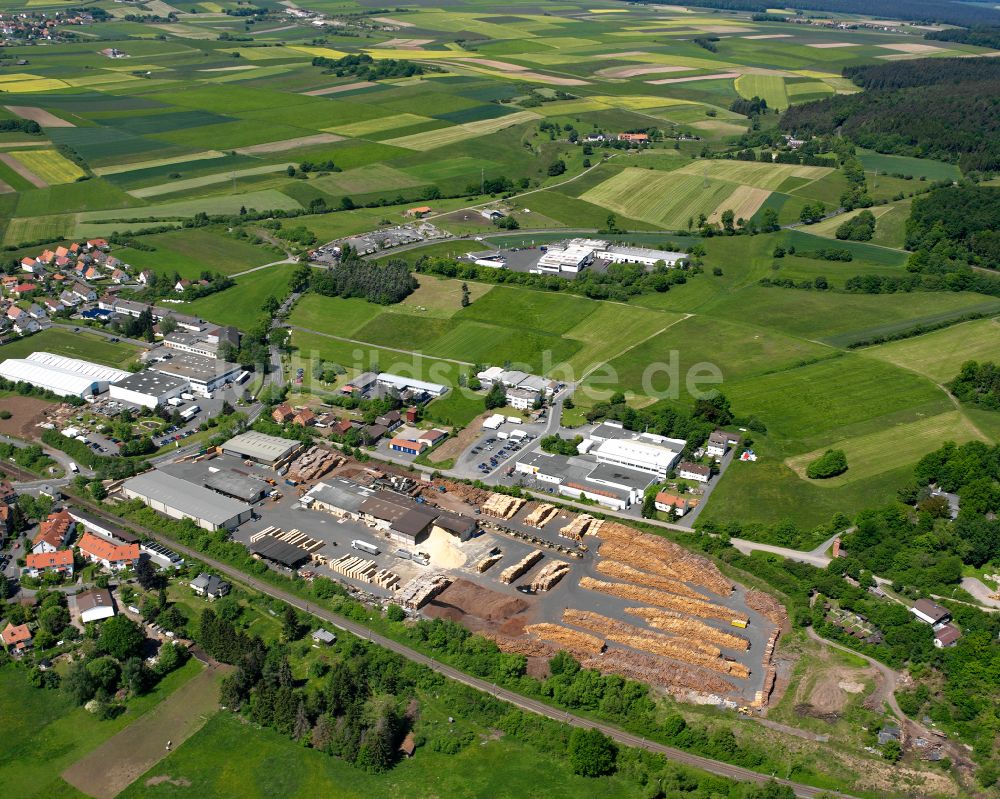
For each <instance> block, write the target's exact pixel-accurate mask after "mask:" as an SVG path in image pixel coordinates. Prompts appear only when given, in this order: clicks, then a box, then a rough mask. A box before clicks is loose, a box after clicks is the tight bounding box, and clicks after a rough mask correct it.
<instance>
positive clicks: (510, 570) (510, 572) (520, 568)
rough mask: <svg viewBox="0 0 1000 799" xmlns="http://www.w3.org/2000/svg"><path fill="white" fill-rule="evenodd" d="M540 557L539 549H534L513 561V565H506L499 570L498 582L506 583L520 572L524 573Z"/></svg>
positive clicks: (520, 573)
mask: <svg viewBox="0 0 1000 799" xmlns="http://www.w3.org/2000/svg"><path fill="white" fill-rule="evenodd" d="M541 559H542V551H541V550H540V549H535V550H532V551H531V552H529V553H528V554H527V555H525V556H524V557H523V558H521V560H519V561H518V562H517V563H515V564H514V565H513V566H508V567H507V568H506V569H504V570H503V571H502V572H500V582H502V583H507V584H508V585H509V584H510V583H512V582H514V580H516V579H517V578H518V577H520V576H521V575H522V574H524V573H525V572H526V571H528V569H530V568H531V567H532V566H534V565H535V564H536V563H538V561H540V560H541Z"/></svg>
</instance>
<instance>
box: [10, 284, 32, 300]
mask: <svg viewBox="0 0 1000 799" xmlns="http://www.w3.org/2000/svg"><path fill="white" fill-rule="evenodd" d="M33 291H38V286H37V285H36V284H35V283H18V284H17V285H16V286H14V288H12V289H11V293H12V294H13V295H14V296H15V297H23V296H24V295H25V294H31V292H33Z"/></svg>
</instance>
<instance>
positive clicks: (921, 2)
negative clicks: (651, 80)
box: [641, 0, 1000, 25]
mask: <svg viewBox="0 0 1000 799" xmlns="http://www.w3.org/2000/svg"><path fill="white" fill-rule="evenodd" d="M641 2H644V3H649V4H651V5H673V0H641ZM696 5H698V6H702V7H704V8H721V9H723V10H725V11H754V12H758V13H766V12H767V10H768V8H771V7H772V5H773V4H770V3H767V2H765V0H698V2H697V4H696ZM795 8H796V9H797V10H798V11H799V12H801V11H835V12H837V13H839V14H860V15H862V16H865V17H874V18H875V19H907V20H917V21H923V22H948V23H951V24H952V25H982V24H983V23H984V22H1000V13H998V12H997V11H996V10H995V9H994V8H992V7H990V6H986V5H973V4H966V3H963V2H959V0H943V2H941V0H907V2H906V3H902V4H901V3H899V2H898V0H797V2H796V3H795Z"/></svg>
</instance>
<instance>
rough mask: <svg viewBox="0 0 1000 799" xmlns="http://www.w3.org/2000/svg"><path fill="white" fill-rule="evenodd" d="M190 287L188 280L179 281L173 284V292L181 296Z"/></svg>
mask: <svg viewBox="0 0 1000 799" xmlns="http://www.w3.org/2000/svg"><path fill="white" fill-rule="evenodd" d="M190 286H191V281H190V280H185V279H181V280H178V281H177V282H176V283H174V291H176V292H177V293H178V294H183V293H184V292H185V291H186V290H187V289H188V288H189V287H190Z"/></svg>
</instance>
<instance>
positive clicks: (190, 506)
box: [122, 469, 253, 530]
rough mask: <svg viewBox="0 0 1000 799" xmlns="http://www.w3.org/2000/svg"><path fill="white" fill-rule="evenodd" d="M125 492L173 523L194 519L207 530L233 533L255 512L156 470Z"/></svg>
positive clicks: (134, 481)
mask: <svg viewBox="0 0 1000 799" xmlns="http://www.w3.org/2000/svg"><path fill="white" fill-rule="evenodd" d="M122 492H123V493H124V494H125V496H126V497H128V498H129V499H140V500H142V501H143V502H145V503H146V504H147V505H148V506H149V507H151V508H152V509H153V510H155V511H159V512H160V513H162V514H164V515H166V516H170V517H171V518H173V519H191V520H192V521H193V522H194V523H195V524H197V525H198V526H199V527H201V528H204V529H205V530H216V529H219V528H223V529H225V530H232V529H233V528H234V527H238V526H239V525H241V524H242V523H243V522H245V521H247V520H248V519H249V518H250V515H251V513H252V510H253V509H252V508H251V507H250V506H249V505H247V504H246V503H245V502H239V501H237V500H235V499H229V498H228V497H224V496H222V495H221V494H217V493H216V492H215V491H211V490H209V489H207V488H204V487H203V486H199V485H195V484H194V483H189V482H188V481H187V480H182V479H181V478H179V477H174V476H173V475H170V474H167V473H166V472H161V471H159V470H156V469H154V470H152V471H149V472H145V473H143V474H140V475H138V476H137V477H133V478H131V479H130V480H126V481H125V483H124V484H123V485H122Z"/></svg>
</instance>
